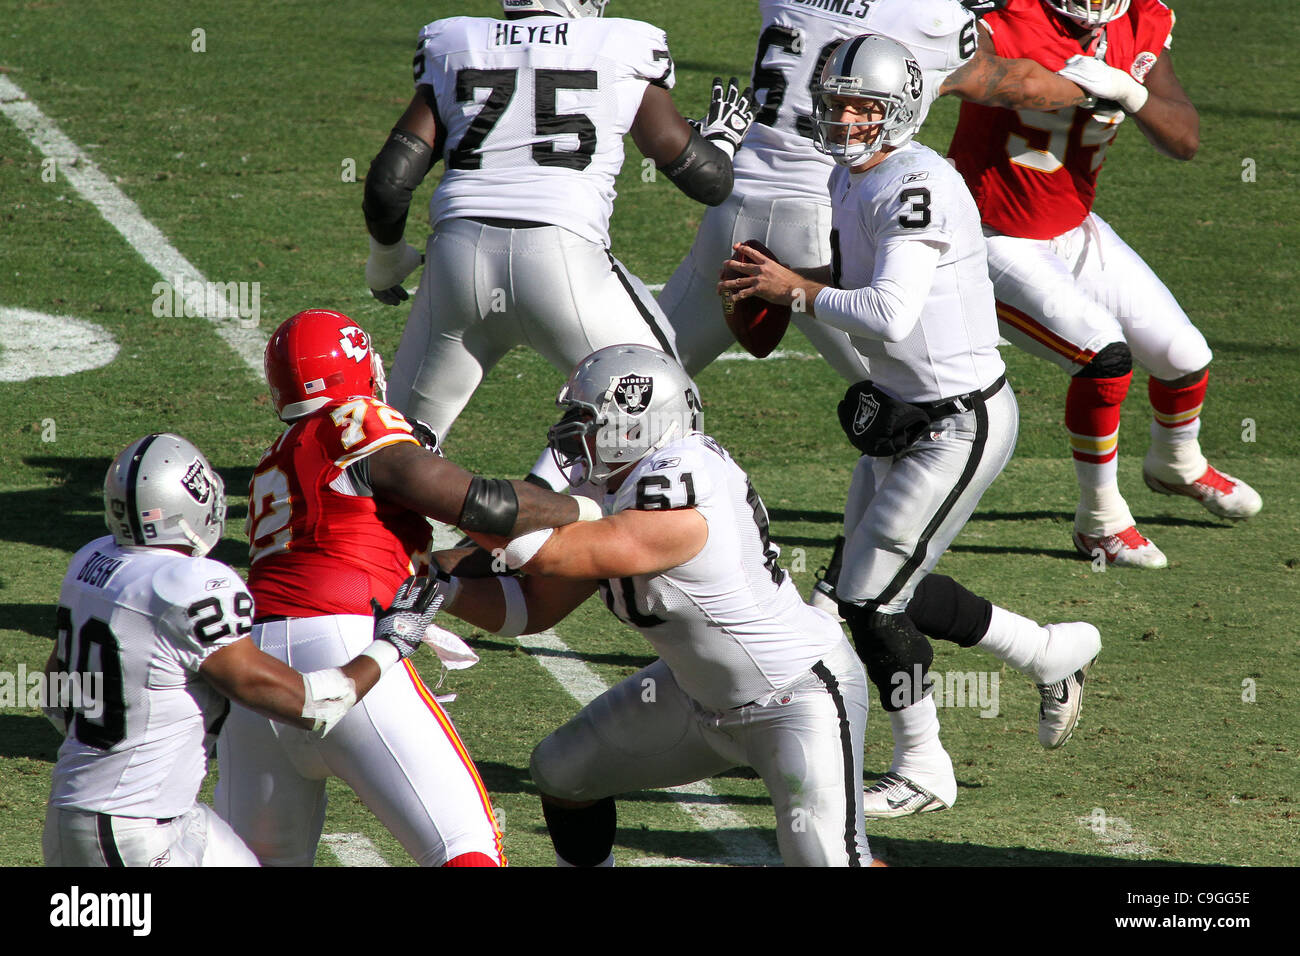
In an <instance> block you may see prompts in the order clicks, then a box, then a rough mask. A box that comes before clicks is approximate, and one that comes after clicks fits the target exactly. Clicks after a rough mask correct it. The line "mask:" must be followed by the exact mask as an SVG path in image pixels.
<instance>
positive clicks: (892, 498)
mask: <svg viewBox="0 0 1300 956" xmlns="http://www.w3.org/2000/svg"><path fill="white" fill-rule="evenodd" d="M815 97H816V98H815V100H814V104H813V119H812V122H813V124H814V132H815V136H816V142H817V146H818V148H819V149H821V150H823V151H824V152H825V153H826V154H827V155H828V156H830V157H831V158H832V159H833V160H834V161H835V163H836V169H835V171H834V172H833V173H832V174H831V179H830V195H831V200H832V203H833V207H832V218H831V246H832V265H831V268H830V269H823V270H817V271H816V272H809V273H807V274H806V275H807V277H805V276H804V275H800V274H798V273H795V272H792V271H791V270H789V269H786V268H784V267H782V266H781V265H779V264H777V263H776V262H775V261H773V260H771V259H769V258H767V257H765V256H762V255H761V254H757V253H754V252H753V251H752V250H751V253H750V255H751V256H753V257H754V258H756V259H757V260H758V262H757V264H748V263H745V262H742V261H739V259H733V260H730V261H728V263H727V266H728V267H729V268H731V269H734V270H736V271H737V272H740V273H742V275H741V277H740V278H735V279H727V280H724V281H722V282H720V283H719V285H718V290H719V292H722V293H726V294H729V295H733V296H736V297H746V296H750V295H759V296H761V297H762V298H764V299H768V300H770V301H774V302H780V303H784V304H787V305H789V304H792V303H793V302H794V301H796V300H800V301H804V302H805V303H806V304H807V307H808V312H809V315H810V316H812V317H814V318H815V319H816V320H817V321H818V322H821V323H825V324H826V325H829V326H831V327H833V328H838V329H841V330H843V331H845V332H848V333H849V334H850V335H851V336H852V341H853V344H854V346H855V348H856V349H857V350H858V352H859V353H860V354H861V356H862V357H863V359H864V363H865V364H866V365H867V367H869V368H870V370H871V376H872V381H871V382H862V383H859V384H857V385H854V386H853V387H852V388H850V389H849V392H848V394H847V395H846V398H845V402H844V403H842V404H841V407H840V420H841V423H842V425H843V426H844V429H845V432H846V434H847V435H848V437H849V439H850V441H851V442H853V443H854V445H855V446H856V447H858V449H859V450H861V451H863V452H864V455H863V457H862V458H860V459H859V461H858V464H857V467H856V469H855V470H854V474H853V479H852V483H851V485H850V488H849V497H848V502H847V503H846V505H845V512H844V530H845V536H846V539H847V540H846V544H845V548H844V560H843V566H842V569H841V573H840V580H839V589H838V591H839V600H840V610H841V613H842V615H843V616H844V618H845V620H846V621H847V622H848V624H849V627H850V629H851V631H852V633H853V638H854V641H855V643H856V644H857V649H858V653H859V654H860V655H861V656H862V659H863V662H864V663H865V665H866V668H867V673H868V675H869V676H870V677H871V679H872V681H873V683H875V685H876V687H877V689H878V691H879V694H880V698H881V702H882V704H883V705H884V708H885V710H886V711H887V712H889V715H890V719H891V724H892V727H893V732H894V741H895V752H894V758H893V762H892V764H891V767H890V773H889V774H888V775H886V777H885V778H883V779H882V780H881V782H880V783H879V784H878V785H877V786H876V787H873V788H871V790H870V791H868V793H867V801H868V803H867V813H868V815H872V816H895V815H900V814H901V813H907V812H919V811H921V810H933V809H942V808H944V807H948V806H951V805H952V803H953V801H954V800H955V799H956V796H957V789H956V779H955V777H954V776H953V771H952V762H951V760H950V758H949V757H948V754H947V752H946V751H945V750H944V749H943V746H942V744H940V742H939V736H938V730H939V724H938V716H937V711H936V709H935V705H934V701H933V697H932V695H931V694H930V687H929V686H928V685H927V684H926V682H925V681H920V682H917V681H915V680H910V679H906V678H907V675H910V674H913V673H920V672H923V671H924V670H925V669H927V668H928V667H929V664H930V661H931V660H932V658H933V651H932V649H931V648H930V645H929V643H928V641H926V639H925V638H924V637H923V636H922V634H921V632H920V631H919V630H918V629H917V627H916V625H915V624H914V623H913V621H912V620H911V618H910V617H909V615H908V614H907V608H908V605H909V602H910V601H911V599H912V598H913V595H914V592H915V591H916V588H917V585H918V583H919V582H920V581H921V580H922V579H924V578H925V576H926V575H927V574H929V572H930V571H931V570H933V568H934V566H935V564H936V563H937V562H938V560H939V558H940V556H941V555H942V554H943V553H944V551H945V550H946V549H947V547H948V545H949V544H951V543H952V540H953V539H954V538H955V537H956V535H957V533H958V532H959V531H960V530H961V528H962V526H963V525H965V523H966V521H967V520H968V519H969V518H970V516H971V513H972V512H973V511H974V509H975V506H976V504H977V503H978V502H979V499H980V496H981V495H982V494H983V493H984V490H985V489H986V488H988V486H989V485H990V484H991V483H992V481H993V479H994V478H996V477H997V475H998V474H999V473H1000V472H1001V471H1002V469H1003V467H1004V466H1005V465H1006V463H1007V461H1008V460H1009V459H1010V457H1011V453H1012V450H1013V448H1014V447H1015V440H1016V432H1017V427H1018V411H1017V408H1016V401H1015V398H1014V396H1013V395H1012V392H1011V388H1010V387H1009V386H1008V385H1007V381H1006V369H1005V366H1004V365H1003V362H1002V359H1001V356H999V354H998V351H997V339H998V335H997V320H996V317H995V315H994V310H993V288H992V284H991V283H990V281H989V277H988V271H987V266H986V263H985V256H984V240H983V236H982V235H981V232H980V224H979V215H978V212H977V211H976V208H975V203H974V201H973V200H972V199H971V196H970V192H969V191H968V190H967V189H966V187H965V183H963V182H962V180H961V177H960V176H959V175H958V174H957V172H956V171H955V170H954V169H953V168H952V167H951V166H949V165H948V164H947V163H946V162H945V161H944V160H943V158H942V157H940V156H939V155H938V154H937V153H935V152H934V151H933V150H930V149H928V148H926V147H924V146H922V145H920V144H918V143H916V142H914V141H913V140H912V136H913V134H914V133H915V132H916V129H917V122H918V120H919V117H920V115H921V112H922V106H923V104H924V102H925V99H924V79H923V73H922V70H921V67H920V65H919V64H918V63H917V62H916V60H915V58H913V57H912V55H911V53H910V51H909V50H908V49H907V48H906V47H904V46H903V45H902V44H900V43H898V42H896V41H894V40H891V39H889V38H888V37H884V36H880V35H877V34H865V35H863V36H858V37H853V38H851V39H849V40H846V41H844V42H843V43H842V44H840V45H839V46H837V47H836V48H835V49H834V50H833V51H832V52H831V54H830V56H829V58H828V59H827V61H826V64H825V66H824V68H823V69H822V72H821V76H820V78H819V80H818V83H817V86H816V89H815ZM1029 623H1032V622H1029ZM1056 627H1057V628H1058V629H1059V630H1057V631H1050V632H1048V634H1047V636H1046V637H1045V635H1044V629H1041V628H1037V626H1036V625H1035V626H1034V627H1033V628H1030V627H1024V628H1009V629H1007V630H1006V632H1005V633H998V634H994V633H992V630H991V631H990V633H989V634H988V635H986V637H985V638H984V639H983V640H981V641H980V642H979V644H978V645H977V646H980V647H981V648H983V649H985V650H988V651H990V652H991V653H993V654H994V655H995V656H997V657H999V658H1000V659H1002V660H1005V661H1007V662H1008V663H1011V664H1012V665H1013V666H1016V667H1018V668H1019V669H1021V670H1023V671H1024V672H1025V673H1027V674H1029V675H1030V676H1031V677H1032V678H1033V679H1034V680H1035V682H1036V683H1038V684H1039V685H1040V687H1041V688H1042V689H1043V691H1044V693H1043V704H1044V709H1043V711H1042V719H1043V720H1044V721H1045V722H1046V723H1048V724H1054V726H1049V727H1047V728H1046V733H1045V732H1044V731H1045V728H1044V727H1043V726H1041V725H1040V737H1043V738H1044V739H1043V742H1044V743H1045V744H1047V745H1048V746H1059V745H1060V744H1061V743H1064V742H1065V739H1066V738H1068V736H1069V733H1070V732H1071V731H1072V730H1073V728H1074V726H1075V723H1076V722H1077V720H1078V707H1079V693H1080V691H1081V689H1082V684H1083V680H1084V676H1085V672H1086V669H1087V666H1088V665H1089V662H1090V661H1091V660H1092V658H1093V657H1094V656H1095V655H1096V653H1097V651H1098V649H1099V648H1100V638H1099V636H1098V634H1097V631H1096V629H1095V628H1093V627H1091V625H1087V624H1077V625H1056ZM1050 638H1056V639H1055V640H1052V639H1050ZM899 675H902V676H903V677H904V678H905V680H904V682H903V684H902V685H901V686H900V683H899ZM1053 685H1059V686H1056V687H1054V686H1053ZM1049 689H1050V691H1051V692H1052V697H1051V699H1050V700H1049ZM1058 690H1059V693H1055V691H1058ZM1053 701H1054V703H1053ZM1049 705H1050V706H1051V707H1052V712H1051V713H1050V714H1049V711H1048V707H1049Z"/></svg>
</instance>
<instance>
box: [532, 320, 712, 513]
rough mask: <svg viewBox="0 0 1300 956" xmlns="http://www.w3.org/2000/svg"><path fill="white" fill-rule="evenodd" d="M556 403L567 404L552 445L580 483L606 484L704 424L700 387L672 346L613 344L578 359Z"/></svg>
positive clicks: (551, 438)
mask: <svg viewBox="0 0 1300 956" xmlns="http://www.w3.org/2000/svg"><path fill="white" fill-rule="evenodd" d="M555 404H556V405H559V406H560V407H561V408H564V409H566V411H565V413H564V417H563V418H561V419H560V421H559V422H558V423H557V424H555V425H553V426H551V430H550V431H549V432H548V433H547V435H546V440H547V444H549V445H550V446H551V452H552V454H553V455H554V456H555V461H556V464H557V465H559V467H560V470H561V471H563V472H564V474H565V476H566V477H567V478H568V479H569V484H570V485H573V486H575V487H576V486H577V485H579V484H581V483H582V482H583V481H591V482H592V483H594V484H597V485H604V484H605V483H606V482H608V481H609V479H610V478H612V477H614V476H615V475H617V474H619V473H620V472H622V471H625V470H627V469H628V468H631V467H632V466H633V465H635V464H636V463H637V462H638V461H640V460H641V459H642V458H644V457H645V456H646V455H651V454H654V453H655V452H656V451H658V450H659V449H660V448H663V447H664V446H665V445H667V444H668V443H669V442H671V441H674V440H676V439H678V438H682V437H684V436H686V435H689V434H690V433H691V432H694V431H699V430H700V427H701V424H702V415H701V408H700V393H699V391H698V390H697V389H696V387H695V383H694V382H692V381H691V377H690V376H689V375H687V374H686V371H685V370H684V369H683V368H682V367H681V366H680V365H678V364H677V361H676V360H675V359H674V358H673V357H672V356H671V355H669V354H668V353H667V352H661V351H659V350H658V349H654V348H650V347H649V346H646V345H611V346H609V347H608V348H603V349H601V350H600V351H598V352H593V353H591V354H590V355H588V356H587V357H586V358H585V359H583V360H582V361H581V362H579V363H578V367H577V368H575V369H574V370H573V374H572V375H570V376H569V380H568V381H567V382H565V383H564V387H563V388H561V389H560V394H559V397H558V398H556V400H555Z"/></svg>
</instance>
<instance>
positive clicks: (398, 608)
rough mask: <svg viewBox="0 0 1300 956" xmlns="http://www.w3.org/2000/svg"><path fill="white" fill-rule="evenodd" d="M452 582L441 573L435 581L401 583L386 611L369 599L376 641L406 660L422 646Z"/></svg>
mask: <svg viewBox="0 0 1300 956" xmlns="http://www.w3.org/2000/svg"><path fill="white" fill-rule="evenodd" d="M453 584H454V582H453V581H452V579H451V578H450V577H448V576H447V575H446V574H444V573H443V572H441V571H439V572H437V574H436V576H435V577H431V578H415V577H410V578H407V579H406V580H405V581H403V582H402V586H401V587H400V588H398V589H397V593H396V594H395V595H394V596H393V604H392V606H391V607H389V608H388V609H387V610H385V609H384V608H381V607H380V606H379V602H378V601H376V600H375V599H374V598H371V599H370V604H371V607H372V608H373V609H374V612H375V640H376V641H377V642H378V641H387V642H388V643H389V644H392V645H393V647H395V648H397V655H398V660H405V659H406V658H408V657H410V656H411V655H412V654H414V653H415V652H416V650H417V649H418V648H419V646H420V645H421V644H422V643H423V642H424V634H425V631H426V630H427V629H428V627H429V625H430V624H432V623H433V619H434V617H435V615H437V613H438V610H439V608H441V607H442V605H443V602H444V601H446V600H447V598H448V591H449V589H450V588H452V586H453Z"/></svg>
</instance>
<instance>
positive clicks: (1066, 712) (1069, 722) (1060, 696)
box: [1038, 661, 1093, 750]
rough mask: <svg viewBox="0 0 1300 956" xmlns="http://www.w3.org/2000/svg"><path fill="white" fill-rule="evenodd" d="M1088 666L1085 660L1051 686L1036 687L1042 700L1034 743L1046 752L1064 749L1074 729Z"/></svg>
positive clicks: (1090, 663)
mask: <svg viewBox="0 0 1300 956" xmlns="http://www.w3.org/2000/svg"><path fill="white" fill-rule="evenodd" d="M1092 664H1093V661H1089V662H1088V663H1086V664H1084V665H1083V666H1082V667H1080V668H1079V669H1078V670H1077V671H1075V672H1074V673H1073V674H1071V675H1070V676H1069V677H1067V678H1065V679H1064V680H1058V681H1057V682H1056V683H1055V684H1039V685H1038V694H1039V696H1040V697H1041V698H1042V703H1041V704H1040V705H1039V707H1038V742H1039V743H1040V744H1042V745H1043V746H1044V747H1046V748H1047V749H1048V750H1055V749H1056V748H1057V747H1061V746H1064V744H1065V742H1066V741H1067V740H1069V739H1070V735H1071V734H1072V733H1074V728H1075V727H1076V726H1078V724H1079V714H1080V713H1081V712H1082V710H1083V682H1084V679H1085V678H1086V677H1087V676H1088V669H1089V668H1090V667H1092Z"/></svg>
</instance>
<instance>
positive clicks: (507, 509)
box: [456, 475, 519, 536]
mask: <svg viewBox="0 0 1300 956" xmlns="http://www.w3.org/2000/svg"><path fill="white" fill-rule="evenodd" d="M518 515H519V498H518V496H517V495H516V494H515V488H514V485H512V484H510V482H509V481H508V480H507V479H505V478H480V477H479V476H478V475H475V476H474V478H473V479H472V480H471V481H470V483H469V491H468V492H467V493H466V494H465V504H464V505H463V506H462V507H461V509H460V520H459V521H457V522H456V524H457V525H458V526H459V527H461V528H463V529H465V530H466V531H478V532H481V533H483V534H499V535H504V536H509V535H510V533H511V532H512V531H513V530H514V527H515V518H517V517H518Z"/></svg>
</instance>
